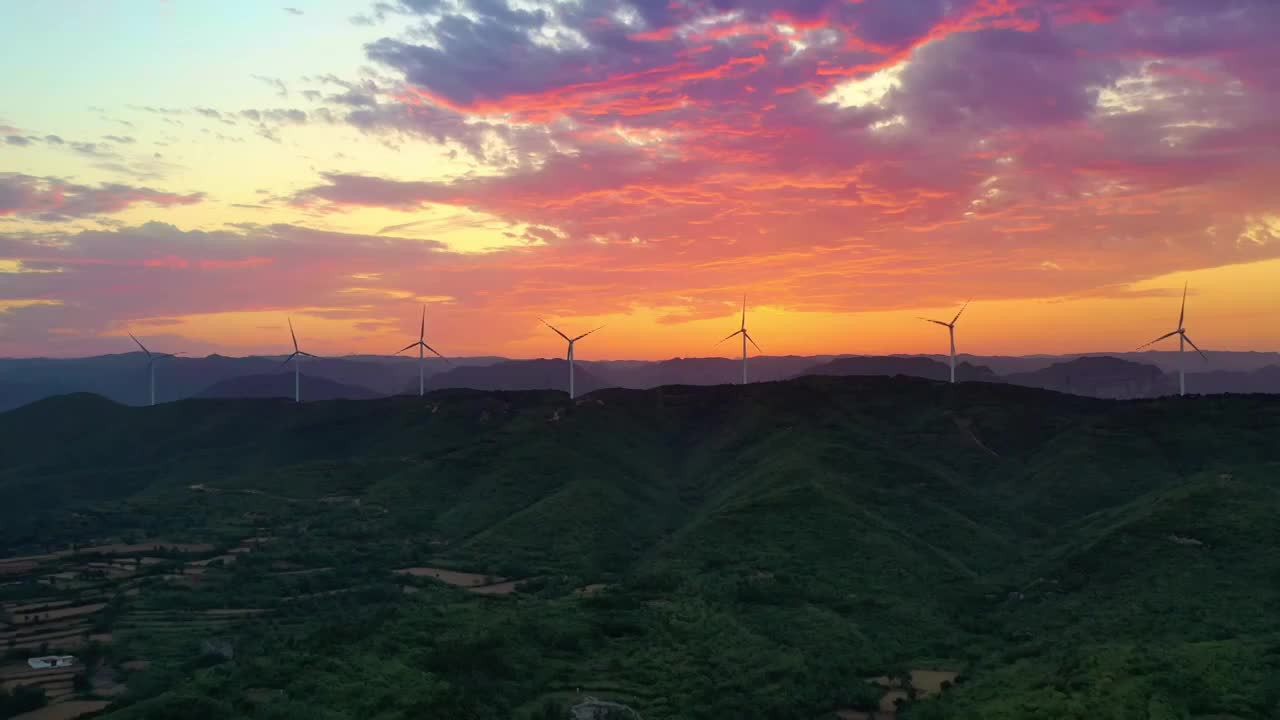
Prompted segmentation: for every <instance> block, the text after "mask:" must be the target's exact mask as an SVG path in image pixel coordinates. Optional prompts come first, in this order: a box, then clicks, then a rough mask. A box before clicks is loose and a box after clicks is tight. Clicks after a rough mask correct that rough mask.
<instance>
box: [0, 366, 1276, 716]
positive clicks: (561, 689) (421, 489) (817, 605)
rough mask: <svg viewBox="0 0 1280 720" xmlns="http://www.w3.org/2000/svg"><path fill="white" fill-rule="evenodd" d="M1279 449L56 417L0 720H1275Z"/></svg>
mask: <svg viewBox="0 0 1280 720" xmlns="http://www.w3.org/2000/svg"><path fill="white" fill-rule="evenodd" d="M1277 437H1280V399H1276V398H1274V397H1270V396H1262V395H1222V396H1214V397H1186V398H1176V397H1171V398H1161V399H1154V400H1137V401H1106V400H1095V399H1088V398H1081V397H1074V396H1068V395H1061V394H1057V393H1053V392H1049V391H1042V390H1035V389H1031V388H1023V387H1016V386H1010V385H999V384H987V383H960V384H957V385H950V384H945V383H938V382H933V381H928V380H921V379H914V378H904V377H895V378H886V377H804V378H799V379H795V380H789V381H785V382H773V383H759V384H753V385H748V386H707V387H687V386H669V387H662V388H655V389H650V390H621V389H609V390H599V391H596V392H592V393H590V394H588V395H586V396H584V397H581V398H578V399H577V400H575V401H570V400H569V399H568V398H567V396H566V395H565V394H564V393H558V392H484V391H462V390H453V391H437V392H433V393H429V394H428V395H427V396H426V397H425V398H421V399H420V398H417V397H397V398H387V399H379V400H367V401H356V400H337V401H328V402H317V403H304V404H301V405H297V404H294V403H291V402H286V401H278V400H212V399H210V400H200V399H195V400H184V401H180V402H175V403H168V404H162V405H158V406H155V407H126V406H122V405H118V404H115V403H113V402H111V401H108V400H106V399H103V398H101V397H97V396H93V395H83V394H81V395H69V396H62V397H55V398H49V399H45V400H42V401H39V402H36V403H33V404H30V405H27V406H25V407H22V408H19V409H16V410H12V411H9V412H6V413H3V414H0V457H3V458H4V462H3V463H0V501H2V502H0V550H2V551H3V553H2V555H3V557H0V607H2V608H3V610H0V650H3V652H4V654H5V658H4V660H3V663H0V687H2V688H3V690H2V691H0V718H4V717H20V718H24V720H25V718H27V717H37V716H28V715H24V714H23V713H27V712H29V711H31V710H33V709H34V708H36V707H37V706H45V707H44V711H47V710H50V709H53V708H57V707H59V706H66V707H68V708H71V707H76V708H81V709H83V710H84V713H85V714H84V715H83V716H84V717H104V718H112V719H113V720H116V719H118V720H124V719H133V720H140V719H151V718H154V719H157V720H158V719H160V718H172V717H179V716H180V717H184V718H190V719H192V720H199V719H201V718H255V719H256V718H262V719H268V718H269V719H284V718H299V719H301V718H323V719H325V720H345V719H348V718H349V719H351V720H356V719H362V718H377V719H380V720H392V719H394V718H420V717H448V718H476V719H481V718H484V719H487V718H494V719H497V718H519V719H521V720H533V719H535V718H536V719H539V720H543V719H550V718H570V717H591V716H592V715H591V714H590V713H591V712H593V709H594V712H595V716H596V717H602V718H603V717H606V716H612V717H641V718H644V719H645V720H677V719H689V720H702V719H704V718H705V719H707V720H710V719H712V718H717V719H718V718H726V717H729V718H768V719H777V720H782V719H790V718H796V719H804V720H818V719H831V718H841V719H842V720H854V719H857V720H870V718H878V719H880V720H888V719H891V718H892V719H895V720H944V719H955V720H1015V719H1016V720H1022V719H1024V718H1030V719H1037V718H1043V719H1045V720H1048V719H1050V718H1052V719H1055V720H1056V719H1059V718H1079V719H1081V720H1086V719H1087V720H1098V719H1110V718H1115V719H1116V720H1120V719H1124V720H1129V719H1131V718H1147V719H1149V720H1166V719H1179V720H1193V719H1199V720H1210V719H1213V720H1227V719H1229V718H1237V719H1251V718H1258V719H1264V718H1275V717H1280V553H1276V552H1275V548H1276V547H1278V546H1280V525H1278V524H1277V523H1276V522H1275V519H1276V513H1277V509H1280V489H1278V488H1277V483H1276V480H1277V477H1278V476H1277V470H1278V469H1280V443H1277V442H1276V439H1277ZM63 653H66V654H73V655H75V656H76V657H77V665H76V666H75V668H73V669H71V670H70V671H58V672H53V671H50V672H41V671H34V670H30V669H28V667H27V663H26V660H27V659H28V658H30V657H34V656H39V655H45V654H63ZM77 703H78V705H73V704H77ZM36 712H41V710H37V711H36Z"/></svg>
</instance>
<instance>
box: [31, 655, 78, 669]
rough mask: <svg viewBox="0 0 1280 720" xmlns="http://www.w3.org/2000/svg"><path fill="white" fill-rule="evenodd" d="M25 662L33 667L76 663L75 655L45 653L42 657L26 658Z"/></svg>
mask: <svg viewBox="0 0 1280 720" xmlns="http://www.w3.org/2000/svg"><path fill="white" fill-rule="evenodd" d="M27 664H28V665H30V666H31V667H33V668H36V669H37V670H38V669H42V668H60V667H71V666H72V665H75V664H76V656H75V655H45V656H44V657H33V658H27Z"/></svg>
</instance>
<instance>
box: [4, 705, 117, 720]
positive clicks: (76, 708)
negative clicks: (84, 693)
mask: <svg viewBox="0 0 1280 720" xmlns="http://www.w3.org/2000/svg"><path fill="white" fill-rule="evenodd" d="M110 704H111V703H110V702H109V701H107V700H68V701H66V702H60V703H55V704H53V705H46V706H45V707H42V708H40V709H39V710H32V711H31V712H29V713H22V714H21V715H15V716H13V718H12V720H74V719H75V718H78V717H80V716H81V715H88V714H89V713H92V712H97V711H99V710H101V709H103V708H105V707H107V706H108V705H110Z"/></svg>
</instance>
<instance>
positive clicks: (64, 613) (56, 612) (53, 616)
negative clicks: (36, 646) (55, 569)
mask: <svg viewBox="0 0 1280 720" xmlns="http://www.w3.org/2000/svg"><path fill="white" fill-rule="evenodd" d="M106 606H107V605H106V603H94V604H93V605H81V606H79V607H68V608H55V609H53V610H48V611H46V612H42V613H39V615H38V617H37V615H36V614H34V613H33V614H32V615H31V616H30V618H27V617H26V616H16V617H14V618H13V624H14V625H35V624H36V623H46V622H49V621H50V620H57V619H59V618H69V617H80V616H81V615H91V614H93V613H96V612H98V611H99V610H101V609H102V608H104V607H106Z"/></svg>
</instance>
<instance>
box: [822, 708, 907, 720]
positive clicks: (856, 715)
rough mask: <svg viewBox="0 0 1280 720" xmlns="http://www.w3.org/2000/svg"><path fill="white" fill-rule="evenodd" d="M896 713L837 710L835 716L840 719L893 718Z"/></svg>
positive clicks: (888, 719) (891, 719)
mask: <svg viewBox="0 0 1280 720" xmlns="http://www.w3.org/2000/svg"><path fill="white" fill-rule="evenodd" d="M897 716H898V714H897V713H895V712H875V713H870V712H865V711H862V710H837V711H836V717H838V718H840V720H895V718H897Z"/></svg>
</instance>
